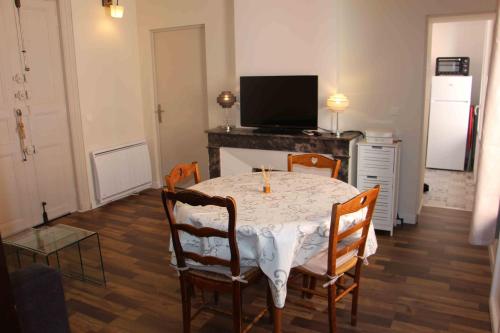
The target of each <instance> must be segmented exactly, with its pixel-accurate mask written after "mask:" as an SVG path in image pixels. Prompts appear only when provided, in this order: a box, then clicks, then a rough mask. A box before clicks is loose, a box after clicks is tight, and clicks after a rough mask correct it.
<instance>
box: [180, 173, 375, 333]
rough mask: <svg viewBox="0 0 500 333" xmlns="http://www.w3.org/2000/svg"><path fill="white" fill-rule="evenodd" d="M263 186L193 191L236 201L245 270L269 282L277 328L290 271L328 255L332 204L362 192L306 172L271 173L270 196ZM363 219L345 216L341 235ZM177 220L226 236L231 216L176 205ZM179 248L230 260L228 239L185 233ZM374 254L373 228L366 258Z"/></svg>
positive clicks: (216, 182)
mask: <svg viewBox="0 0 500 333" xmlns="http://www.w3.org/2000/svg"><path fill="white" fill-rule="evenodd" d="M263 185H264V181H263V177H262V174H261V173H259V172H254V173H246V174H240V175H233V176H223V177H218V178H212V179H209V180H206V181H203V182H201V183H198V184H196V185H194V186H191V187H190V188H189V189H192V190H197V191H200V192H203V193H205V194H208V195H211V196H222V197H226V196H230V197H232V198H234V199H235V201H236V211H237V215H236V230H237V244H238V249H239V253H240V261H241V266H258V267H260V269H261V270H262V272H263V273H264V274H265V275H266V276H267V278H268V282H269V286H270V290H271V293H272V297H273V302H274V321H275V327H276V326H277V325H278V323H281V313H282V309H283V308H284V306H285V301H286V295H287V281H288V277H289V274H290V271H291V269H292V268H293V267H296V266H300V265H303V264H304V263H306V262H307V261H308V260H310V259H311V258H313V257H314V256H315V255H317V254H319V253H320V252H322V251H326V250H327V249H328V240H329V233H330V224H331V214H332V206H333V204H335V203H342V202H345V201H347V200H349V199H351V198H353V197H354V196H356V195H357V194H359V191H358V190H357V189H356V188H355V187H354V186H352V185H350V184H347V183H345V182H342V181H340V180H337V179H334V178H330V177H325V176H322V175H317V174H309V173H303V172H278V171H275V172H272V173H271V177H270V188H271V191H270V193H264V192H263ZM365 215H366V209H365V210H361V211H358V212H355V213H351V214H348V215H345V216H342V217H341V218H340V222H339V223H340V225H339V232H342V231H343V230H346V229H348V228H349V227H351V226H352V225H354V224H355V223H357V222H361V221H362V220H363V218H364V217H365ZM175 216H176V220H177V222H178V223H187V224H191V225H193V226H195V227H198V228H200V227H212V228H216V229H221V230H227V220H228V214H227V210H226V209H224V208H221V207H214V206H205V207H202V206H189V205H186V204H182V203H177V205H176V207H175ZM181 243H182V246H183V248H184V250H186V251H191V252H195V253H199V254H203V255H211V256H216V257H220V258H223V259H230V256H231V255H230V251H229V244H228V241H227V239H221V238H217V237H210V238H197V237H194V236H191V235H189V234H187V233H182V235H181ZM376 250H377V239H376V236H375V231H374V229H373V225H370V229H369V232H368V236H367V240H366V247H365V253H364V258H366V257H369V256H370V255H373V254H374V253H375V252H376ZM173 260H175V258H173ZM325 265H326V263H325ZM278 326H281V325H280V324H279V325H278ZM275 332H276V330H275Z"/></svg>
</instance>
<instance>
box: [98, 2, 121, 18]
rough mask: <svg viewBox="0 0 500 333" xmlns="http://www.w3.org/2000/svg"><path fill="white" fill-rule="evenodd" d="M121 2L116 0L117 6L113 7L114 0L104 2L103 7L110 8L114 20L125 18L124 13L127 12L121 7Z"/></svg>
mask: <svg viewBox="0 0 500 333" xmlns="http://www.w3.org/2000/svg"><path fill="white" fill-rule="evenodd" d="M118 1H119V0H116V5H113V0H102V5H103V6H104V7H109V13H110V14H111V17H114V18H122V17H123V12H124V11H125V8H123V6H120V5H119V4H118Z"/></svg>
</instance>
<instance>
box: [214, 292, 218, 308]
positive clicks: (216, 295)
mask: <svg viewBox="0 0 500 333" xmlns="http://www.w3.org/2000/svg"><path fill="white" fill-rule="evenodd" d="M214 304H215V305H219V292H218V291H214Z"/></svg>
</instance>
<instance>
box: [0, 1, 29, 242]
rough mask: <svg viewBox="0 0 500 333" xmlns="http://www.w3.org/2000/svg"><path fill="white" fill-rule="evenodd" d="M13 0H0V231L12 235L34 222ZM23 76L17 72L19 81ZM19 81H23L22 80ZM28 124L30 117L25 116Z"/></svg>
mask: <svg viewBox="0 0 500 333" xmlns="http://www.w3.org/2000/svg"><path fill="white" fill-rule="evenodd" d="M12 3H13V2H12V1H9V0H0V45H2V50H1V52H0V231H1V232H2V234H3V235H4V236H5V235H9V234H12V233H15V232H17V231H20V230H22V229H25V228H28V227H30V226H32V225H33V221H34V220H35V218H36V217H35V213H34V212H33V210H32V202H33V199H34V198H33V186H32V185H33V178H31V177H32V173H31V170H32V169H33V161H32V160H28V159H27V160H25V159H24V155H23V153H22V151H21V146H20V140H19V136H18V133H17V130H16V113H15V112H16V110H19V111H20V112H21V113H26V108H25V106H24V105H23V102H22V101H20V100H19V99H16V98H15V97H14V96H15V94H16V93H18V92H20V91H23V86H22V83H21V84H20V83H17V82H16V75H19V73H20V68H21V66H20V63H19V53H18V51H17V40H16V24H15V20H14V9H13V6H12ZM21 78H22V75H21V76H17V80H18V81H19V80H20V79H21ZM19 82H20V81H19ZM23 120H24V121H25V123H26V124H27V125H28V121H29V120H28V119H26V117H23Z"/></svg>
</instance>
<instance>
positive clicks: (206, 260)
mask: <svg viewBox="0 0 500 333" xmlns="http://www.w3.org/2000/svg"><path fill="white" fill-rule="evenodd" d="M183 254H184V257H185V258H187V259H191V260H194V261H196V262H199V263H200V264H203V265H219V266H225V267H231V261H230V260H225V259H221V258H218V257H214V256H202V255H199V254H197V253H193V252H189V251H184V252H183Z"/></svg>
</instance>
